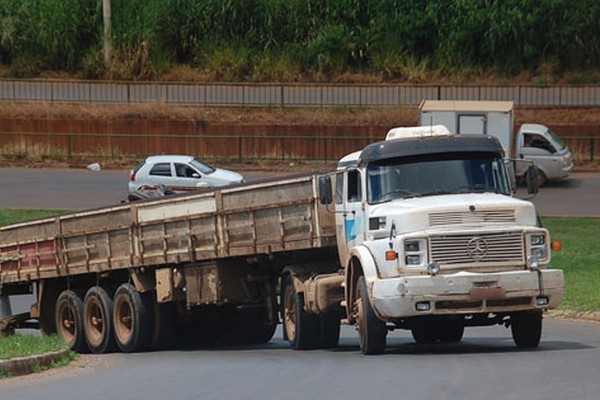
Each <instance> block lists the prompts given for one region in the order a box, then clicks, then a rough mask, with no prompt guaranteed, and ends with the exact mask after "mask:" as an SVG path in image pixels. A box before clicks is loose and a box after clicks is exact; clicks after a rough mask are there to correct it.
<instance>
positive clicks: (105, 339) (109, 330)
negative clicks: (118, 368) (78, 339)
mask: <svg viewBox="0 0 600 400" xmlns="http://www.w3.org/2000/svg"><path fill="white" fill-rule="evenodd" d="M112 313H113V301H112V298H111V296H110V295H109V293H108V292H107V291H106V289H105V288H102V287H100V286H94V287H91V288H90V289H89V290H88V291H87V293H86V295H85V299H84V301H83V330H84V332H85V341H86V343H87V345H88V347H89V349H90V351H91V352H92V353H95V354H102V353H109V352H112V351H115V350H116V347H117V344H116V342H115V335H114V332H113V323H112Z"/></svg>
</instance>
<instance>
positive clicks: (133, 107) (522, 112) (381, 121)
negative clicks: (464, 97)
mask: <svg viewBox="0 0 600 400" xmlns="http://www.w3.org/2000/svg"><path fill="white" fill-rule="evenodd" d="M0 117H11V118H48V119H55V118H66V117H68V118H75V119H96V120H111V119H170V120H190V119H191V120H202V121H207V122H211V123H240V124H275V125H276V124H286V125H290V124H310V125H315V124H321V125H349V124H357V125H405V126H410V125H414V124H416V123H417V118H418V109H417V107H381V108H347V107H344V108H286V109H278V108H258V107H257V108H230V107H195V106H174V105H169V104H139V105H138V104H116V105H71V104H56V103H41V104H37V103H36V104H7V103H2V104H0ZM524 122H535V123H542V124H546V125H556V124H571V123H578V124H586V123H589V124H592V123H600V108H597V107H593V108H591V107H590V108H553V107H546V108H528V107H517V108H516V109H515V123H516V124H521V123H524Z"/></svg>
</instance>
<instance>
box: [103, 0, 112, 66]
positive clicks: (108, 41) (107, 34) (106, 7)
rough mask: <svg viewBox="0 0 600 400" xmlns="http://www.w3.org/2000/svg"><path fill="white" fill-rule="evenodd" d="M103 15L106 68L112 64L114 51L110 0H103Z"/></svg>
mask: <svg viewBox="0 0 600 400" xmlns="http://www.w3.org/2000/svg"><path fill="white" fill-rule="evenodd" d="M102 14H103V16H104V44H103V46H102V48H103V49H104V66H105V67H107V68H108V66H109V64H110V52H111V50H112V27H111V14H110V0H102Z"/></svg>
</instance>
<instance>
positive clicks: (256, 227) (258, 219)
mask: <svg viewBox="0 0 600 400" xmlns="http://www.w3.org/2000/svg"><path fill="white" fill-rule="evenodd" d="M317 181H318V176H317V175H306V176H300V177H290V178H283V179H281V180H277V181H272V182H263V183H253V184H245V185H240V186H232V187H227V188H222V189H218V190H214V191H207V192H202V193H200V192H199V193H196V194H186V195H179V196H173V197H165V198H162V199H159V200H153V201H144V202H139V203H131V204H122V205H118V206H114V207H107V208H102V209H97V210H90V211H82V212H76V213H71V214H64V215H60V216H56V217H49V218H43V219H39V220H35V221H30V222H23V223H18V224H13V225H10V226H6V227H3V228H0V294H1V293H2V286H3V285H7V284H10V283H26V282H31V281H36V280H39V279H48V278H56V277H66V276H74V275H80V274H89V273H102V272H106V271H112V270H119V269H127V268H138V267H153V266H160V265H165V264H180V263H187V262H197V261H202V260H216V259H224V258H230V257H240V256H251V255H258V254H275V253H280V252H288V251H296V250H308V249H318V248H325V247H335V244H336V240H335V221H334V215H333V213H332V212H329V211H327V210H326V208H325V206H323V205H321V204H320V203H319V201H318V193H317V183H318V182H317Z"/></svg>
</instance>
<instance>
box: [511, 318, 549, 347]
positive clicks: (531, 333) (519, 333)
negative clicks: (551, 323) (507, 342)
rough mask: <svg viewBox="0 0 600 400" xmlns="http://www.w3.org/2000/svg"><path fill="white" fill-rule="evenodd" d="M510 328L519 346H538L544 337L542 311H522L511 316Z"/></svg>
mask: <svg viewBox="0 0 600 400" xmlns="http://www.w3.org/2000/svg"><path fill="white" fill-rule="evenodd" d="M510 330H511V332H512V337H513V340H514V341H515V344H516V345H517V347H522V348H532V347H538V346H539V344H540V339H541V338H542V313H541V312H521V313H515V314H512V315H511V316H510Z"/></svg>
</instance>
